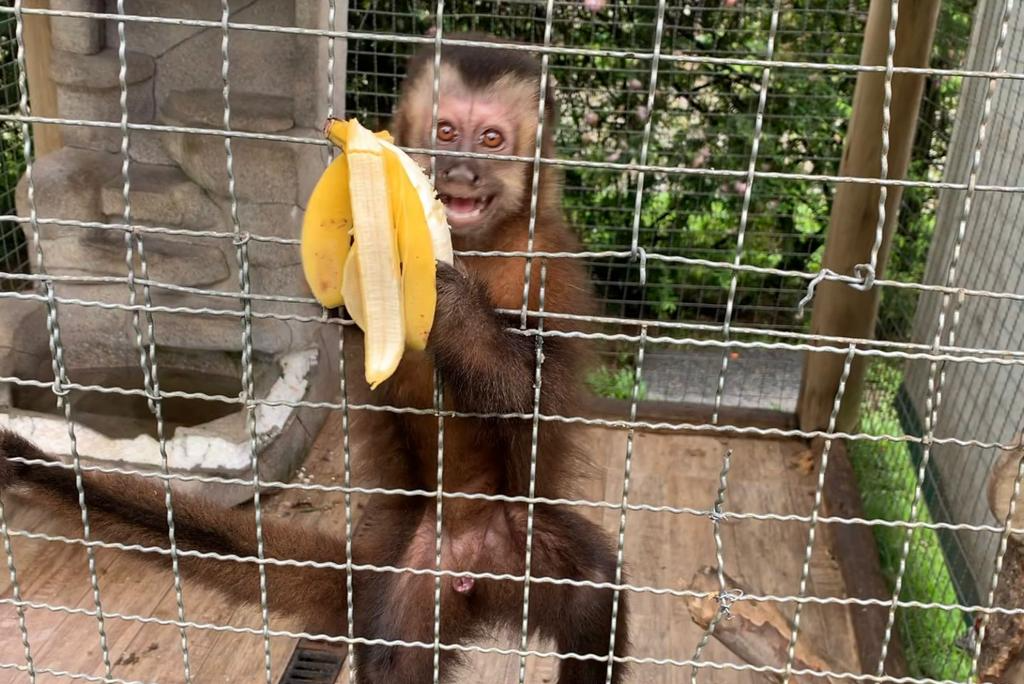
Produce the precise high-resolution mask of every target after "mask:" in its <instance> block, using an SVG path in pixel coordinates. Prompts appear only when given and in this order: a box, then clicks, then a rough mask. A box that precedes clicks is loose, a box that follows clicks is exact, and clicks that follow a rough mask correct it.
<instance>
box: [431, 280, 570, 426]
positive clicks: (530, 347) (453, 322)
mask: <svg viewBox="0 0 1024 684" xmlns="http://www.w3.org/2000/svg"><path fill="white" fill-rule="evenodd" d="M518 322H519V321H518V319H517V320H513V319H512V318H511V317H508V316H501V315H499V314H498V313H497V312H496V311H495V306H494V304H493V303H492V302H491V300H490V298H489V297H488V294H487V287H486V286H485V285H484V284H483V283H481V282H479V281H477V280H476V278H474V277H473V276H472V275H467V274H463V273H462V272H460V271H459V270H457V269H456V268H454V267H452V266H448V265H446V264H441V263H439V264H438V267H437V309H436V313H435V315H434V326H433V328H432V329H431V332H430V340H429V343H428V348H429V349H430V350H431V351H432V352H433V356H434V363H435V364H436V365H437V367H438V368H439V369H440V370H441V373H442V375H443V377H444V380H445V382H446V383H447V384H449V385H451V386H452V390H453V391H452V392H451V396H453V398H454V401H455V402H456V407H455V408H456V409H457V410H464V411H474V412H486V413H529V412H530V411H532V410H533V394H534V389H533V388H534V376H535V364H536V359H537V348H536V336H534V335H523V334H518V333H516V332H513V331H511V330H510V329H509V328H511V327H516V326H517V325H518ZM545 323H546V328H548V329H550V328H551V327H553V326H552V325H550V324H549V322H548V321H545ZM576 348H577V344H576V341H575V340H572V339H567V338H561V337H545V338H544V348H543V352H544V356H543V372H544V385H543V386H542V391H541V404H542V406H552V405H555V406H560V405H562V403H563V401H564V399H565V398H566V397H565V396H564V395H563V393H564V392H565V390H566V388H568V387H571V386H573V384H574V383H572V382H570V381H569V380H570V378H569V377H567V376H569V375H571V374H573V373H574V372H575V370H576V366H577V360H578V354H576V353H575V352H576V351H577V349H576Z"/></svg>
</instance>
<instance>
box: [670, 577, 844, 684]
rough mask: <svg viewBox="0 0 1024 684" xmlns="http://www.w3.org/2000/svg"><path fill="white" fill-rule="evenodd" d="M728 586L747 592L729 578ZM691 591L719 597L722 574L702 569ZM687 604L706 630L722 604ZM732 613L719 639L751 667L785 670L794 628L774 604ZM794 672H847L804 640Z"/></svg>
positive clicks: (739, 605)
mask: <svg viewBox="0 0 1024 684" xmlns="http://www.w3.org/2000/svg"><path fill="white" fill-rule="evenodd" d="M725 583H726V586H727V587H728V588H729V589H730V590H743V587H741V586H740V584H739V583H738V582H737V581H736V580H734V579H733V578H731V577H729V576H728V575H726V576H725ZM690 588H691V589H693V590H694V591H701V592H710V593H712V594H717V593H718V591H719V585H718V571H717V570H715V568H711V567H707V566H705V567H703V568H701V569H700V570H698V571H697V574H696V575H694V576H693V580H692V581H691V583H690ZM686 604H687V609H688V610H689V611H690V619H692V620H693V622H694V623H695V624H696V625H697V626H698V627H701V628H702V629H707V628H708V625H710V624H711V621H712V620H713V619H714V617H715V613H717V612H718V610H719V603H718V601H717V600H716V599H715V598H714V596H712V597H708V598H696V597H689V598H687V599H686ZM729 613H730V614H729V617H728V618H725V619H722V620H721V621H720V622H719V623H718V625H717V626H716V627H715V631H714V638H715V639H717V640H718V641H719V642H720V643H721V644H722V645H723V646H725V647H726V648H728V649H729V650H730V651H732V652H733V653H735V654H736V655H737V656H739V657H740V658H742V659H743V660H744V661H746V662H747V663H749V664H751V665H754V666H759V667H763V666H766V665H767V666H771V667H779V668H781V667H785V664H786V659H787V653H788V650H789V636H790V633H791V631H792V629H793V626H792V624H791V623H790V621H789V620H788V619H786V616H785V615H783V614H782V612H781V611H780V610H779V609H778V607H777V606H776V605H775V604H774V603H767V602H756V601H743V600H740V601H735V602H733V603H732V605H731V607H730V611H729ZM793 669H794V670H810V671H813V672H837V673H838V672H843V671H844V670H845V668H842V667H839V666H837V665H836V664H834V663H832V662H830V660H829V658H828V657H827V655H826V654H822V653H812V652H811V651H810V650H809V649H808V648H807V644H806V640H804V639H799V640H797V644H796V656H795V658H794V660H793ZM764 676H765V678H766V681H770V682H781V681H782V677H781V676H780V675H777V674H774V673H765V674H764ZM843 681H847V680H844V679H842V678H838V677H820V676H812V675H807V674H803V675H798V674H794V675H792V676H791V677H790V682H793V683H794V684H833V683H834V684H840V682H843Z"/></svg>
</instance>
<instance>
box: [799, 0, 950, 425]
mask: <svg viewBox="0 0 1024 684" xmlns="http://www.w3.org/2000/svg"><path fill="white" fill-rule="evenodd" d="M889 10H890V0H872V2H871V6H870V9H869V12H868V21H867V27H866V29H865V32H864V47H863V50H862V52H861V59H860V63H861V64H862V65H868V66H885V62H886V54H887V53H888V48H889V22H890V12H889ZM938 13H939V1H938V0H902V2H900V4H899V23H898V25H897V28H896V51H895V53H894V55H893V63H894V65H895V66H905V67H926V66H928V59H929V56H930V54H931V48H932V38H933V37H934V35H935V24H936V20H937V18H938ZM924 79H925V77H924V76H922V75H917V74H896V75H894V76H893V79H892V101H891V107H890V124H889V142H890V145H889V155H888V159H889V172H888V177H889V178H890V179H902V178H904V177H905V176H906V172H907V166H908V164H909V162H910V153H911V149H912V147H913V142H914V132H915V129H916V127H917V116H918V110H919V108H920V104H921V95H922V92H923V90H924ZM884 87H885V74H884V73H880V72H873V73H864V72H861V73H860V74H858V76H857V85H856V87H855V89H854V95H853V113H852V115H851V117H850V125H849V129H848V131H847V134H846V144H845V146H844V149H843V159H842V163H841V164H840V167H839V174H840V175H843V176H860V177H868V178H872V177H873V178H878V177H880V169H881V163H880V162H881V155H882V106H883V103H884ZM879 193H880V188H879V186H877V185H866V184H862V183H843V184H841V185H839V187H838V188H837V189H836V193H835V199H834V201H833V203H832V217H831V221H830V223H829V229H828V234H827V236H826V239H825V254H824V257H823V259H822V266H823V267H824V268H828V269H831V270H833V271H836V272H838V273H843V274H851V273H852V271H853V267H854V266H856V265H857V264H861V263H867V262H868V261H869V257H870V254H871V246H872V245H873V244H874V241H875V224H876V223H877V221H878V197H879ZM902 195H903V192H902V188H899V187H891V186H890V187H889V189H888V195H887V197H886V202H885V225H884V228H883V239H882V246H881V251H880V252H879V253H878V262H877V265H876V269H875V272H876V277H881V276H882V275H883V274H884V272H885V266H886V263H887V262H888V259H889V246H890V243H891V241H892V232H893V229H894V228H895V226H896V218H897V215H898V213H899V206H900V199H901V197H902ZM877 312H878V288H877V287H875V288H872V289H871V290H869V291H867V292H861V291H859V290H855V289H853V288H852V287H850V286H849V285H846V284H843V283H837V282H834V281H833V282H823V283H821V284H820V285H819V286H818V288H817V291H816V293H815V298H814V309H813V312H812V314H811V332H813V333H816V334H821V335H838V336H845V337H857V338H870V337H872V336H873V335H874V331H875V318H876V315H877ZM844 356H845V355H844V354H825V353H822V352H808V353H807V356H806V358H805V363H804V371H803V378H802V380H801V387H800V398H799V401H798V403H797V412H798V414H799V417H800V427H801V429H803V430H822V429H825V428H826V427H827V425H828V418H829V415H830V413H831V411H832V404H833V402H834V401H835V395H836V389H837V388H838V386H839V377H840V375H841V374H842V370H843V363H844ZM864 361H865V359H864V358H863V357H857V358H856V359H854V362H853V366H852V368H851V372H850V377H849V380H848V381H847V384H846V393H845V395H844V399H843V403H842V406H841V409H840V413H839V422H838V425H837V427H838V429H839V430H841V431H847V430H851V429H853V427H854V425H855V424H856V422H857V410H858V407H859V403H860V394H861V389H862V387H863V382H864V370H865V363H864Z"/></svg>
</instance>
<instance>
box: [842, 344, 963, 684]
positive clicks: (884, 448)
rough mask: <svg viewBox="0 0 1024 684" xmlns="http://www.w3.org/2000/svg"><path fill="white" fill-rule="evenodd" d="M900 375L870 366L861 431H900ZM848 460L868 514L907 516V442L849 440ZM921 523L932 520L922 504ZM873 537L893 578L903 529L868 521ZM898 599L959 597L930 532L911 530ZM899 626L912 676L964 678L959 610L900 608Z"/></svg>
mask: <svg viewBox="0 0 1024 684" xmlns="http://www.w3.org/2000/svg"><path fill="white" fill-rule="evenodd" d="M902 381H903V373H902V371H901V369H900V367H898V366H896V365H889V364H885V363H880V362H876V363H874V364H873V365H871V366H870V368H869V370H868V377H867V390H866V393H865V394H866V397H865V401H864V404H863V407H862V413H861V418H860V426H859V430H860V431H862V432H866V433H869V434H873V435H895V436H901V435H903V429H902V428H901V426H900V421H899V417H898V416H897V414H896V410H895V408H894V404H895V400H896V392H897V390H898V389H899V386H900V383H901V382H902ZM850 460H851V463H852V465H853V469H854V473H855V474H856V476H857V483H858V485H859V486H860V490H861V492H862V496H863V499H864V508H865V514H866V515H867V517H868V518H869V519H875V518H878V519H882V520H910V507H911V503H912V501H913V497H914V490H915V488H916V485H917V472H916V468H915V466H914V463H913V461H912V460H911V454H910V449H909V448H908V446H907V443H906V442H896V441H880V442H868V441H864V440H854V441H851V442H850ZM917 520H918V521H919V522H926V523H930V522H934V521H933V519H932V517H931V515H930V514H929V512H928V508H927V506H923V507H921V508H920V511H919V514H918V517H917ZM872 531H873V532H874V535H875V540H876V542H877V543H878V549H879V555H880V557H881V562H882V573H883V574H884V575H885V576H886V578H887V579H888V580H889V582H890V585H891V584H892V582H894V581H895V577H896V573H897V571H898V566H899V561H900V553H901V551H902V548H903V540H904V537H905V534H906V530H905V529H904V528H901V527H884V526H880V525H875V526H872ZM910 548H911V552H910V555H909V557H908V558H907V565H906V570H905V572H904V579H903V588H902V591H901V593H900V598H901V599H902V600H904V601H920V602H922V603H940V604H947V605H948V604H956V603H958V602H959V601H958V597H957V593H956V590H955V589H954V585H953V579H952V576H951V575H950V572H949V569H948V567H947V565H946V559H945V556H944V555H943V552H942V547H941V544H940V540H939V537H938V535H937V534H936V532H935V530H933V529H929V528H922V527H918V528H915V529H914V531H913V533H912V535H911V543H910ZM897 617H898V622H897V626H898V628H899V629H900V632H901V637H902V641H903V644H904V647H905V650H906V656H907V661H908V666H909V667H910V669H911V671H910V673H909V674H910V676H912V677H928V678H931V679H936V680H940V681H942V680H951V681H963V680H965V679H966V677H967V675H968V673H969V671H970V663H971V658H970V655H969V654H968V653H966V652H965V651H963V650H961V649H960V648H959V647H958V646H957V645H956V643H955V642H956V640H957V639H958V638H959V637H960V636H961V635H962V634H963V633H964V631H965V629H966V622H965V616H964V615H963V614H962V613H961V612H960V611H958V610H946V609H943V608H912V609H911V608H901V609H899V612H898V613H897Z"/></svg>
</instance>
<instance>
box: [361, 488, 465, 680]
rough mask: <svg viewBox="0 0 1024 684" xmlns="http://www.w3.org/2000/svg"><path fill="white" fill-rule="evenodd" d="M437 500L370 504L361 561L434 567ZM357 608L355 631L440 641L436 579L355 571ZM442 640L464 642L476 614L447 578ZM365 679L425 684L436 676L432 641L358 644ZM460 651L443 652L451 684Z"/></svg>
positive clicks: (388, 499) (387, 499) (379, 499)
mask: <svg viewBox="0 0 1024 684" xmlns="http://www.w3.org/2000/svg"><path fill="white" fill-rule="evenodd" d="M434 505H435V503H434V499H432V498H430V499H427V498H424V499H417V498H409V497H395V496H386V495H377V496H375V497H374V498H373V499H371V501H370V502H369V503H368V504H367V507H366V509H365V510H364V512H363V513H362V516H361V519H360V527H359V530H358V533H357V538H356V539H355V540H354V542H353V550H352V553H353V561H354V562H355V563H356V564H359V565H367V564H369V565H375V566H378V567H380V566H393V567H399V568H416V569H428V570H432V569H434V567H435V527H434V520H435V518H434V509H433V506H434ZM353 584H354V586H353V596H352V608H353V612H354V616H355V636H356V637H359V638H363V639H379V640H385V641H404V642H419V643H422V644H431V643H433V641H434V576H433V575H429V574H412V573H409V572H402V573H395V572H388V571H374V570H356V571H355V572H354V573H353ZM441 584H442V596H441V624H440V628H441V629H440V639H441V642H442V643H457V642H459V641H460V640H461V639H462V638H463V637H464V636H465V635H466V633H467V630H468V629H469V625H470V623H471V622H472V617H471V616H470V615H469V614H468V612H467V609H466V602H465V600H464V598H463V597H461V596H457V595H455V594H454V592H452V591H451V589H450V584H451V579H450V578H448V577H444V578H442V580H441ZM355 658H356V668H357V676H358V680H357V681H358V682H359V684H390V683H391V682H402V683H403V684H406V683H408V684H424V683H429V682H431V681H433V671H434V650H433V648H431V647H430V646H429V645H428V646H394V645H388V644H356V646H355ZM460 661H461V657H460V654H459V653H458V652H453V651H451V650H444V649H442V650H441V655H440V678H441V681H443V682H445V681H451V678H452V674H453V672H454V670H455V669H456V667H457V666H458V664H459V662H460Z"/></svg>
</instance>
